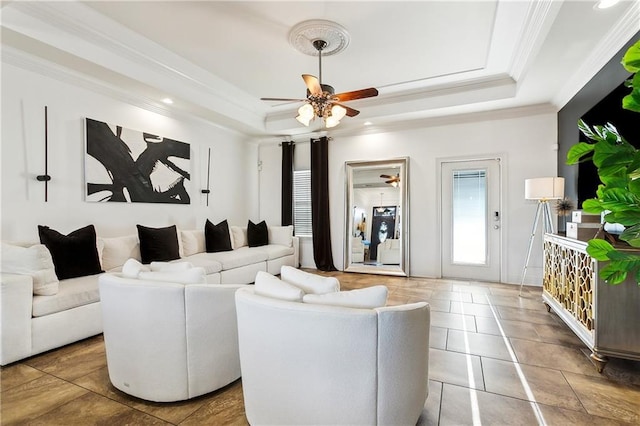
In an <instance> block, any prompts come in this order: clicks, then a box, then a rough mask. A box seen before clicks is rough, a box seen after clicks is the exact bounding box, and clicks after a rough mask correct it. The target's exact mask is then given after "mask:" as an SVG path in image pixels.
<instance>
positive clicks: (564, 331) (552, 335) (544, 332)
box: [533, 324, 584, 348]
mask: <svg viewBox="0 0 640 426" xmlns="http://www.w3.org/2000/svg"><path fill="white" fill-rule="evenodd" d="M533 328H534V329H535V330H536V334H537V335H538V340H539V341H541V342H545V343H557V344H561V345H568V346H577V347H580V348H582V347H584V343H582V340H580V339H579V338H578V336H576V335H575V333H574V332H573V331H571V330H570V329H569V327H567V326H566V325H564V324H562V325H560V324H559V325H545V324H534V325H533Z"/></svg>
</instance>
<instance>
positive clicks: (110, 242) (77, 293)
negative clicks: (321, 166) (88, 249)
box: [0, 226, 299, 365]
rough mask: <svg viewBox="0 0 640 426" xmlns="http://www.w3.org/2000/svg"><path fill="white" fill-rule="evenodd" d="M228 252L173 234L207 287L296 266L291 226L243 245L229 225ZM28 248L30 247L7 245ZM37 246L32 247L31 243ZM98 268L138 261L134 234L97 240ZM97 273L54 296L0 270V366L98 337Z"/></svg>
mask: <svg viewBox="0 0 640 426" xmlns="http://www.w3.org/2000/svg"><path fill="white" fill-rule="evenodd" d="M230 233H231V236H232V238H231V242H232V248H233V250H232V251H227V252H218V253H206V252H205V242H204V241H205V240H204V231H202V230H193V231H190V230H181V231H178V236H179V238H178V241H179V244H180V255H181V259H179V260H176V261H181V262H185V261H186V262H190V263H192V264H193V265H194V266H198V267H203V268H204V269H205V271H206V274H207V275H206V283H208V284H249V283H252V282H253V281H254V280H255V276H256V273H257V272H258V271H265V272H270V273H274V274H277V273H279V271H280V268H281V266H283V265H290V266H294V267H298V265H299V240H298V238H297V237H294V236H293V227H281V226H271V227H269V244H268V245H265V246H260V247H248V246H247V237H246V227H239V226H231V227H230ZM10 244H18V245H22V246H29V245H30V244H29V243H10ZM31 244H37V243H31ZM97 246H98V254H99V257H100V263H101V266H102V269H103V270H105V271H119V270H120V269H121V268H122V265H123V264H124V263H125V262H126V261H127V260H128V259H130V258H133V259H137V260H140V246H139V241H138V236H137V235H135V234H132V235H129V236H124V237H116V238H98V240H97ZM100 275H101V274H98V275H89V276H83V277H78V278H70V279H64V280H61V281H60V282H59V290H58V292H57V293H56V294H54V295H47V296H43V295H34V284H33V279H32V277H31V276H29V275H22V274H20V275H18V274H13V273H6V272H4V270H0V365H6V364H9V363H11V362H15V361H18V360H20V359H23V358H27V357H29V356H32V355H36V354H38V353H42V352H45V351H47V350H50V349H54V348H57V347H60V346H63V345H66V344H69V343H73V342H76V341H78V340H81V339H84V338H87V337H90V336H94V335H96V334H100V333H102V330H103V327H102V316H101V309H100V295H99V290H98V278H99V276H100Z"/></svg>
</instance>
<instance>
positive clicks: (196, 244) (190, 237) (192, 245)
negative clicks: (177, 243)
mask: <svg viewBox="0 0 640 426" xmlns="http://www.w3.org/2000/svg"><path fill="white" fill-rule="evenodd" d="M180 240H181V242H182V252H183V253H182V257H186V256H191V255H193V254H197V253H204V252H205V251H206V246H205V239H204V231H201V230H197V229H196V230H189V231H182V230H181V231H180Z"/></svg>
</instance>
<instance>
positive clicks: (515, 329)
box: [476, 317, 540, 342]
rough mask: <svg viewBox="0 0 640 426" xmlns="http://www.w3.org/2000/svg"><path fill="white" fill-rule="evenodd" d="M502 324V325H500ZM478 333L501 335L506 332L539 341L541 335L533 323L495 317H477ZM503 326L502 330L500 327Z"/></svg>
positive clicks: (506, 334) (507, 334) (513, 335)
mask: <svg viewBox="0 0 640 426" xmlns="http://www.w3.org/2000/svg"><path fill="white" fill-rule="evenodd" d="M498 324H500V326H498ZM476 326H477V328H478V333H484V334H495V335H497V336H501V335H502V333H503V332H504V334H505V336H507V337H517V338H521V339H527V340H533V341H536V342H537V341H539V340H540V337H539V336H538V334H537V333H536V329H535V327H534V326H533V324H531V323H527V322H522V321H509V320H496V319H495V318H487V317H476ZM501 327H502V330H501V329H500V328H501Z"/></svg>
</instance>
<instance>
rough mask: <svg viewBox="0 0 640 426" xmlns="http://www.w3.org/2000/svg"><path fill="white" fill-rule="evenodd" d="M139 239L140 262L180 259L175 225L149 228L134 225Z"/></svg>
mask: <svg viewBox="0 0 640 426" xmlns="http://www.w3.org/2000/svg"><path fill="white" fill-rule="evenodd" d="M136 226H137V228H138V239H139V240H140V257H141V258H142V263H145V264H146V263H151V262H153V261H165V260H174V259H180V246H179V245H178V230H177V228H176V226H175V225H171V226H167V227H164V228H149V227H147V226H142V225H136Z"/></svg>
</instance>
